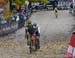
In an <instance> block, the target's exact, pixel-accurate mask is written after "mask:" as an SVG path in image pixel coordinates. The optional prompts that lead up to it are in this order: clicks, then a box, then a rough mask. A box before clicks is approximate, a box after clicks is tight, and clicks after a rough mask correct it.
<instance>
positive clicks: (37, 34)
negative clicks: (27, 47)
mask: <svg viewBox="0 0 75 58" xmlns="http://www.w3.org/2000/svg"><path fill="white" fill-rule="evenodd" d="M33 32H34V34H35V37H36V42H35V47H36V50H37V49H40V40H39V38H40V28H39V26H38V25H37V24H36V23H34V24H33Z"/></svg>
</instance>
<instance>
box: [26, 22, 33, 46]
mask: <svg viewBox="0 0 75 58" xmlns="http://www.w3.org/2000/svg"><path fill="white" fill-rule="evenodd" d="M25 33H26V34H25V36H26V38H27V45H29V40H30V39H31V37H32V35H33V25H32V23H31V21H28V23H27V25H26V27H25Z"/></svg>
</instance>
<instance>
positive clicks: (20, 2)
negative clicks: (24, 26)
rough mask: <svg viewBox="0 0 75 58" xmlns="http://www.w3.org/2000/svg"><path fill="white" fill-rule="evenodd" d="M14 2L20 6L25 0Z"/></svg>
mask: <svg viewBox="0 0 75 58" xmlns="http://www.w3.org/2000/svg"><path fill="white" fill-rule="evenodd" d="M15 3H16V4H18V5H20V6H23V5H25V0H15Z"/></svg>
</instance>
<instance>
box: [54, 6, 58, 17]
mask: <svg viewBox="0 0 75 58" xmlns="http://www.w3.org/2000/svg"><path fill="white" fill-rule="evenodd" d="M54 14H55V16H56V18H57V17H58V9H57V7H56V8H55V9H54Z"/></svg>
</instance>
